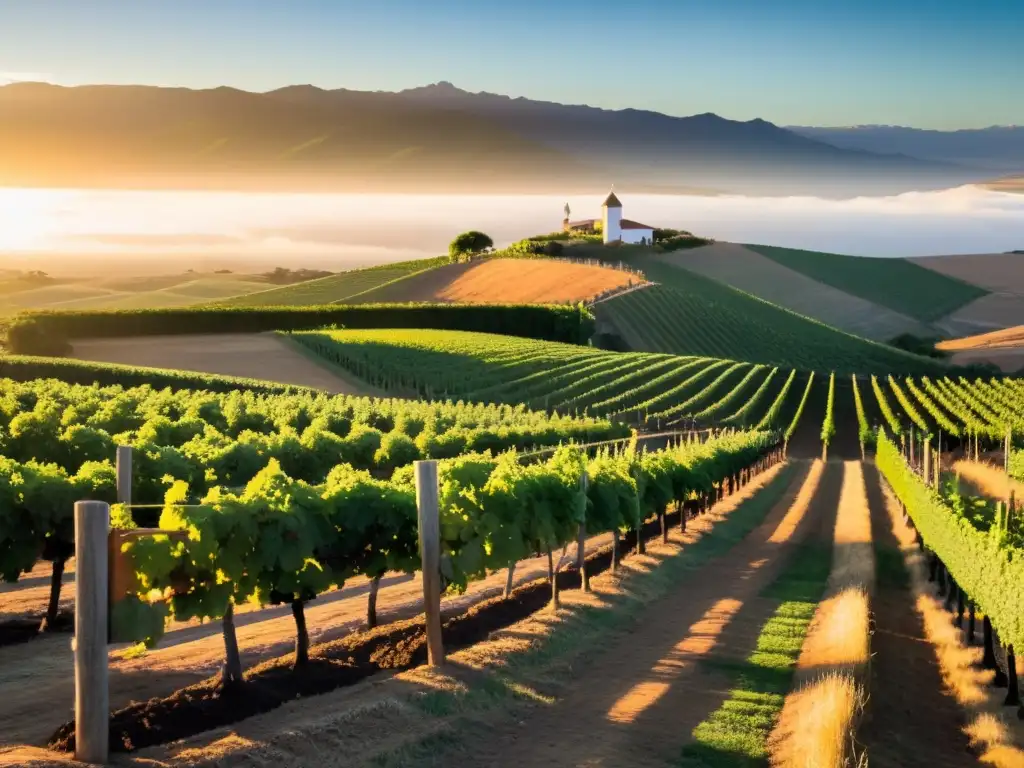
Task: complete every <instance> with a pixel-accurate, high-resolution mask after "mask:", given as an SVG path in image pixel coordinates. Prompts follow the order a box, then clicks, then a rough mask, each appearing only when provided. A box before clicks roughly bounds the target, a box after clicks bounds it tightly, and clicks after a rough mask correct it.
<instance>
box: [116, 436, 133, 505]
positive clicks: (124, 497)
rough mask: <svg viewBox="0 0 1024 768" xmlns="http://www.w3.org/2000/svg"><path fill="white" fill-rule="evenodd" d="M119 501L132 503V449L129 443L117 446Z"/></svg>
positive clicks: (120, 502)
mask: <svg viewBox="0 0 1024 768" xmlns="http://www.w3.org/2000/svg"><path fill="white" fill-rule="evenodd" d="M116 461H117V470H116V471H117V503H118V504H127V505H128V506H131V504H132V449H131V446H129V445H119V446H117V454H116Z"/></svg>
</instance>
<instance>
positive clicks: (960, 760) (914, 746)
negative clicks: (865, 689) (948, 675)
mask: <svg viewBox="0 0 1024 768" xmlns="http://www.w3.org/2000/svg"><path fill="white" fill-rule="evenodd" d="M864 478H865V481H866V487H867V499H868V505H869V507H870V510H871V532H872V537H873V539H874V541H875V556H876V562H877V567H878V571H877V580H876V581H877V589H876V595H875V600H874V604H873V610H874V623H875V629H874V634H873V636H872V639H871V649H872V653H873V658H872V661H871V675H870V681H869V693H868V696H869V698H868V703H867V707H866V714H865V716H864V719H863V721H862V722H861V725H860V728H859V729H858V741H859V742H860V744H861V745H862V747H863V749H864V750H866V752H867V755H868V760H869V761H870V765H871V766H872V768H890V766H891V767H892V768H912V767H913V766H922V768H926V767H927V768H947V767H948V768H952V767H953V766H972V765H978V761H977V759H976V758H975V757H974V756H973V755H972V754H971V753H970V751H969V740H968V738H967V736H966V735H965V734H964V731H963V729H964V727H965V726H966V718H965V716H964V713H963V711H962V710H961V709H960V707H959V705H958V704H957V701H956V699H955V697H954V696H953V695H952V694H951V692H949V691H948V690H947V689H946V686H945V683H944V681H943V676H942V671H941V669H940V667H939V662H938V659H937V658H936V655H935V650H934V649H933V647H932V645H931V643H929V641H928V637H927V634H926V632H925V627H924V621H923V619H922V617H921V614H920V613H919V612H918V611H917V609H916V607H915V600H914V596H913V594H912V592H911V589H910V581H909V575H908V574H907V571H906V569H905V567H904V564H903V558H902V555H901V553H900V546H901V544H903V545H907V544H909V543H910V542H909V541H907V542H901V541H900V540H899V539H898V538H897V536H896V534H895V533H894V530H893V523H892V520H893V516H898V515H900V514H901V513H900V512H899V509H898V503H897V502H896V500H895V499H894V498H893V497H892V495H891V494H890V493H888V492H887V491H886V490H885V489H884V488H883V485H882V480H881V477H880V475H879V474H878V470H877V469H876V468H875V466H874V465H873V464H867V465H865V466H864Z"/></svg>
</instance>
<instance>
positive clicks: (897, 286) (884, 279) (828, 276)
mask: <svg viewBox="0 0 1024 768" xmlns="http://www.w3.org/2000/svg"><path fill="white" fill-rule="evenodd" d="M746 247H747V248H749V249H750V250H752V251H756V252H757V253H760V254H761V255H762V256H767V257H768V258H769V259H771V260H772V261H775V262H778V263H779V264H781V265H782V266H784V267H788V268H789V269H792V270H794V271H795V272H799V273H800V274H802V275H806V276H807V277H810V278H812V279H813V280H817V281H818V282H820V283H824V284H825V285H830V286H832V287H833V288H838V289H839V290H841V291H843V292H844V293H849V294H850V295H852V296H858V297H860V298H862V299H866V300H868V301H871V302H874V303H875V304H880V305H881V306H883V307H888V308H889V309H892V310H895V311H896V312H899V313H901V314H904V315H908V316H910V317H913V318H915V319H917V320H921V321H923V322H926V323H927V322H931V321H933V320H938V319H939V318H942V317H945V316H946V315H948V314H949V313H951V312H954V311H956V310H957V309H959V308H960V307H962V306H964V305H965V304H969V303H970V302H972V301H974V300H975V299H978V298H981V297H982V296H985V295H986V294H987V293H988V291H986V290H985V289H983V288H979V287H978V286H975V285H969V284H968V283H964V282H961V281H960V280H957V279H955V278H952V277H949V276H947V275H943V274H941V273H939V272H934V271H932V270H930V269H926V268H925V267H921V266H918V265H917V264H914V263H913V262H910V261H907V260H905V259H882V258H869V257H866V256H843V255H841V254H837V253H821V252H818V251H804V250H799V249H797V248H778V247H776V246H771V245H748V246H746Z"/></svg>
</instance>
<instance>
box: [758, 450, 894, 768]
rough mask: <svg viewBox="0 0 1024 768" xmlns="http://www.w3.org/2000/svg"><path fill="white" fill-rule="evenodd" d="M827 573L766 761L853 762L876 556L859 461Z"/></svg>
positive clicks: (852, 467) (846, 485)
mask: <svg viewBox="0 0 1024 768" xmlns="http://www.w3.org/2000/svg"><path fill="white" fill-rule="evenodd" d="M833 542H834V554H833V556H832V571H831V573H830V574H829V582H828V586H827V588H826V592H825V595H826V597H825V599H823V600H822V601H821V603H820V604H819V606H818V610H817V611H816V613H815V616H814V620H813V622H812V624H811V628H810V631H809V632H808V635H807V639H806V640H805V641H804V645H803V648H802V650H801V652H800V659H799V660H798V662H797V672H796V685H795V686H794V691H793V692H792V693H791V694H790V695H789V696H787V697H786V702H785V704H784V706H783V709H782V715H781V716H780V718H779V723H778V725H777V726H776V728H775V731H774V732H773V734H772V738H771V742H770V748H771V759H772V764H773V765H777V766H785V768H839V767H840V766H846V765H849V764H851V763H852V762H854V761H855V759H856V758H855V756H854V755H853V752H852V745H853V730H854V727H855V721H856V717H857V714H858V713H859V712H860V710H861V708H862V706H863V701H864V688H863V683H862V679H863V676H864V672H865V668H866V665H867V662H868V658H869V656H870V639H869V630H870V609H869V604H870V598H869V595H870V592H871V590H872V589H873V586H874V577H875V556H874V548H873V546H872V542H871V516H870V511H869V508H868V501H867V495H866V492H865V487H864V473H863V469H862V466H861V464H860V463H858V462H854V461H848V462H845V466H844V476H843V488H842V493H841V495H840V497H839V510H838V514H837V517H836V527H835V532H834V536H833Z"/></svg>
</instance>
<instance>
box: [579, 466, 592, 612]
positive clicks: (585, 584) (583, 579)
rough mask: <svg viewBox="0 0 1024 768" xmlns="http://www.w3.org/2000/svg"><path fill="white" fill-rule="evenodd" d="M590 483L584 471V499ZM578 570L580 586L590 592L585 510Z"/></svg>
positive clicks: (582, 482) (581, 480)
mask: <svg viewBox="0 0 1024 768" xmlns="http://www.w3.org/2000/svg"><path fill="white" fill-rule="evenodd" d="M589 483H590V480H589V478H588V477H587V473H586V472H585V471H584V473H583V476H582V477H580V485H581V486H582V487H583V497H584V499H586V496H587V487H588V485H589ZM576 569H577V570H578V571H579V572H580V586H581V587H582V589H583V591H584V592H589V591H590V576H589V574H587V512H586V508H584V510H583V520H581V521H580V529H579V532H578V533H577V534H576Z"/></svg>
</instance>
